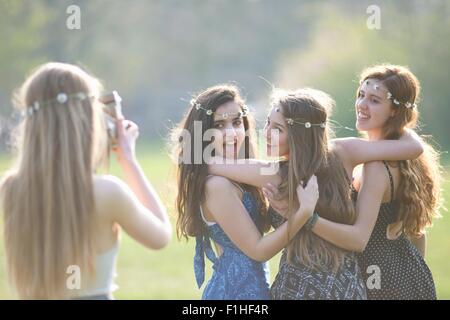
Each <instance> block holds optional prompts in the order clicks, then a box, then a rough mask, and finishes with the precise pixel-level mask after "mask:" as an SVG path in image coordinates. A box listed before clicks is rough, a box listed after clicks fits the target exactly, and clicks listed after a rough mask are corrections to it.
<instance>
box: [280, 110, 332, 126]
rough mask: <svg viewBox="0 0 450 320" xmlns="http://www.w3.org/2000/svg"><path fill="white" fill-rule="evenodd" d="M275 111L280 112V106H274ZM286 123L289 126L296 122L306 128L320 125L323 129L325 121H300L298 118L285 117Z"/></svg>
mask: <svg viewBox="0 0 450 320" xmlns="http://www.w3.org/2000/svg"><path fill="white" fill-rule="evenodd" d="M275 111H276V112H280V108H275ZM286 123H287V124H288V125H290V126H292V125H294V123H296V124H301V125H303V126H305V128H306V129H309V128H311V127H320V128H322V129H325V127H326V122H322V123H311V122H308V121H307V122H302V121H300V119H292V118H286Z"/></svg>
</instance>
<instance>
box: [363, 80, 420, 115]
mask: <svg viewBox="0 0 450 320" xmlns="http://www.w3.org/2000/svg"><path fill="white" fill-rule="evenodd" d="M364 83H365V84H366V86H369V84H370V81H369V80H366V81H364ZM373 88H374V90H375V91H380V90H384V89H382V88H381V87H380V86H379V85H378V84H374V85H373ZM384 91H387V96H386V98H387V99H388V100H392V102H393V103H394V104H395V105H397V106H398V105H400V104H403V105H404V106H405V107H406V108H408V109H411V108H415V107H417V105H416V104H415V103H411V102H409V101H407V102H400V101H398V99H396V98H394V97H393V96H392V93H390V92H389V91H388V90H384Z"/></svg>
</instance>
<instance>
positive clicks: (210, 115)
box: [172, 84, 318, 300]
mask: <svg viewBox="0 0 450 320" xmlns="http://www.w3.org/2000/svg"><path fill="white" fill-rule="evenodd" d="M172 134H173V136H172V138H173V141H174V143H175V147H176V148H175V156H176V159H177V161H179V162H178V172H177V173H178V195H177V201H176V206H177V210H178V221H177V231H178V235H179V237H180V238H181V237H185V238H186V239H188V237H195V238H196V253H195V258H194V271H195V276H196V281H197V285H198V286H199V287H201V285H202V283H203V281H204V277H205V270H204V269H205V261H204V259H205V258H204V256H205V255H206V256H207V258H208V259H209V260H211V262H212V263H213V268H214V272H213V275H212V277H211V279H210V280H209V281H208V284H207V285H206V287H205V289H204V292H203V295H202V299H229V300H235V299H239V300H241V299H269V278H268V276H269V275H268V266H267V264H266V263H265V261H267V260H268V259H270V258H271V257H273V256H274V255H275V254H276V253H278V252H279V251H281V250H282V249H283V248H284V247H285V246H286V245H287V237H286V236H285V234H286V232H287V231H288V228H289V230H290V232H291V233H295V232H297V231H298V230H299V226H300V225H303V224H304V222H305V221H302V220H301V219H297V217H300V216H301V217H302V219H305V220H306V219H307V218H306V217H307V216H308V215H310V214H311V213H312V210H313V208H314V207H315V205H316V201H317V198H318V188H317V181H316V179H315V177H311V179H309V182H308V184H307V185H306V187H305V188H304V186H303V185H302V186H298V187H297V185H296V186H295V188H296V193H297V197H298V198H299V199H301V205H300V206H299V208H298V210H297V212H294V213H293V215H292V219H291V221H290V222H291V223H290V225H289V226H288V224H287V223H284V224H282V225H281V226H280V228H278V229H277V230H276V231H274V232H272V233H269V234H267V235H265V236H263V233H264V231H266V229H267V228H266V227H267V225H268V224H267V223H266V220H267V215H266V208H265V200H264V198H263V196H262V194H261V192H260V191H259V190H258V189H257V188H255V187H252V186H249V185H246V184H238V183H236V182H234V181H232V180H228V179H226V178H223V177H218V176H209V175H208V164H207V163H208V162H209V161H210V159H208V158H209V156H211V158H214V157H215V158H218V159H220V160H224V159H226V160H231V161H233V159H238V158H243V159H248V158H250V157H254V144H253V138H254V127H253V120H252V118H251V115H250V114H249V113H248V110H247V107H246V106H245V102H244V100H243V99H242V97H241V95H240V93H239V90H238V88H237V87H236V86H234V85H228V84H225V85H218V86H214V87H210V88H208V89H206V90H205V91H203V92H202V93H200V94H199V95H197V96H196V97H194V99H193V100H192V101H191V105H190V107H189V110H188V112H187V114H186V116H185V117H184V118H183V120H182V121H181V123H180V124H179V125H178V127H177V128H176V129H175V130H174V131H173V133H172ZM211 140H213V142H212V143H211V142H210V141H211ZM210 147H212V148H211V149H210ZM208 150H209V151H211V153H210V154H207V152H208ZM210 239H212V240H213V241H214V244H215V246H216V253H217V255H216V253H215V252H214V251H213V249H212V246H211V241H210Z"/></svg>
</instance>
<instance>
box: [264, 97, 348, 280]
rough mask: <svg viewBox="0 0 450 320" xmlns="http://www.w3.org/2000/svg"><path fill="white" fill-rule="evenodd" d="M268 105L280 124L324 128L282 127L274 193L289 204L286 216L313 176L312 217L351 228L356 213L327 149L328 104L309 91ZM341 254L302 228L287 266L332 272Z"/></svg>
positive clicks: (332, 154)
mask: <svg viewBox="0 0 450 320" xmlns="http://www.w3.org/2000/svg"><path fill="white" fill-rule="evenodd" d="M272 105H273V106H275V107H278V108H280V111H281V113H282V114H283V116H284V117H285V118H291V119H295V120H296V122H301V123H306V122H309V123H311V124H315V125H319V124H321V123H325V124H326V127H325V128H322V127H320V126H311V127H309V128H307V127H305V125H302V124H299V123H293V124H292V125H289V124H288V125H287V136H288V144H289V157H288V160H287V161H286V162H284V163H283V164H282V165H281V166H280V175H281V178H282V181H283V182H282V183H281V185H280V193H281V197H282V198H287V199H288V200H289V208H290V210H289V212H292V210H291V209H292V208H293V207H294V201H295V199H296V198H297V194H296V188H297V186H298V184H299V183H300V182H301V181H308V180H309V178H311V176H312V175H316V176H317V182H318V185H319V193H320V197H319V200H318V202H317V205H316V212H317V213H318V214H319V215H320V216H321V217H323V218H325V219H327V220H330V221H334V222H337V223H343V224H353V223H354V222H355V220H356V212H355V208H354V205H353V202H352V199H351V188H350V181H349V178H348V177H347V174H346V172H345V169H344V166H343V164H342V163H341V161H340V159H339V157H338V156H337V154H336V153H335V152H334V151H333V150H330V148H329V144H328V142H329V139H330V136H331V135H332V131H331V128H330V126H329V124H328V123H327V119H328V117H329V115H330V113H331V110H332V108H333V106H334V101H333V99H332V98H331V97H330V96H328V95H327V94H326V93H324V92H322V91H319V90H314V89H310V88H305V89H301V90H297V91H292V92H289V91H283V90H277V91H275V92H274V94H273V96H272ZM288 223H289V220H288ZM289 238H290V235H289ZM347 254H348V252H347V251H345V250H343V249H340V248H338V247H336V246H335V245H333V244H331V243H330V242H327V241H325V240H323V239H321V238H320V237H318V236H316V235H315V234H314V233H312V232H310V231H307V230H304V228H303V229H301V230H300V231H299V232H297V234H296V235H295V236H294V237H293V238H292V240H291V241H290V243H289V245H288V246H287V256H288V261H289V262H291V263H298V264H302V265H306V266H308V267H311V268H313V269H318V270H331V271H336V270H338V268H339V266H340V265H341V264H342V263H343V261H344V258H345V257H346V255H347Z"/></svg>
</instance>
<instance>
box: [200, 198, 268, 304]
mask: <svg viewBox="0 0 450 320" xmlns="http://www.w3.org/2000/svg"><path fill="white" fill-rule="evenodd" d="M242 192H243V196H242V203H243V205H244V207H245V209H246V210H247V212H248V214H249V215H250V217H251V219H252V220H253V222H254V223H255V225H257V226H258V225H259V223H258V222H259V221H260V219H261V218H262V217H261V215H260V211H259V210H260V207H259V206H258V203H257V201H256V199H255V198H254V197H253V196H252V194H251V193H250V192H248V191H245V190H242ZM200 210H201V208H200ZM202 217H203V214H202ZM203 220H204V221H205V223H206V224H207V234H206V235H204V236H197V237H196V246H195V256H194V271H195V278H196V281H197V285H198V287H199V288H200V287H201V286H202V284H203V282H204V279H205V255H206V257H207V258H208V259H209V260H210V261H211V262H212V263H213V270H214V271H213V275H212V277H211V279H210V280H209V281H208V283H207V285H206V287H205V290H204V291H203V295H202V299H203V300H269V299H270V295H269V281H270V280H269V279H270V275H269V267H268V263H267V262H258V261H255V260H253V259H251V258H249V257H248V256H246V255H245V254H244V253H243V252H242V251H241V250H240V249H239V248H237V247H236V246H235V245H234V244H233V242H232V241H231V240H230V238H228V236H227V235H226V234H225V232H224V231H223V230H222V228H221V227H220V226H219V224H218V223H208V222H207V221H206V220H205V219H204V217H203ZM260 232H261V234H262V230H260ZM210 239H212V240H214V241H215V242H216V243H217V244H219V245H220V246H221V247H222V251H223V252H222V254H221V255H220V256H219V257H216V255H215V253H214V251H213V249H212V247H211V241H210Z"/></svg>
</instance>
